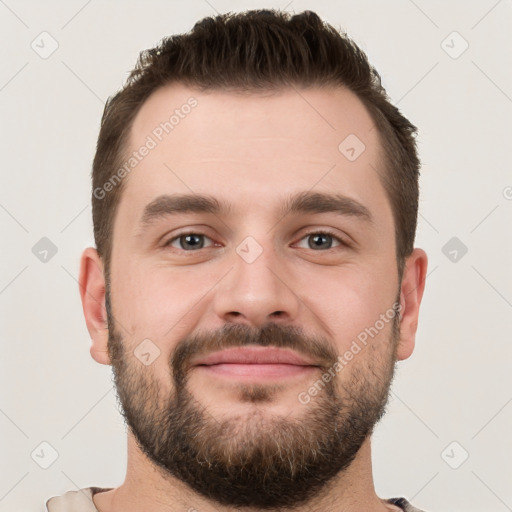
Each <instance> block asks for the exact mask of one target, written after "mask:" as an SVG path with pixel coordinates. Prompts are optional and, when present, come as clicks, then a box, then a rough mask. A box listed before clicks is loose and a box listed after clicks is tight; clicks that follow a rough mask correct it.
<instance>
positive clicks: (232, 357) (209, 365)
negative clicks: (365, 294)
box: [192, 346, 319, 379]
mask: <svg viewBox="0 0 512 512" xmlns="http://www.w3.org/2000/svg"><path fill="white" fill-rule="evenodd" d="M192 366H193V368H196V369H199V370H200V371H206V372H208V373H210V374H211V375H216V376H219V377H227V378H235V379H241V378H242V379H245V378H247V379H280V378H286V377H293V376H298V375H304V374H308V373H311V372H312V371H314V370H317V369H318V368H319V366H318V364H316V362H315V361H313V360H311V359H309V358H306V357H304V356H302V355H300V354H298V353H297V352H293V351H290V350H284V349H279V348H275V347H260V346H252V347H240V348H232V349H228V350H223V351H219V352H213V353H211V354H209V355H207V356H205V357H202V358H200V359H198V360H196V361H193V362H192Z"/></svg>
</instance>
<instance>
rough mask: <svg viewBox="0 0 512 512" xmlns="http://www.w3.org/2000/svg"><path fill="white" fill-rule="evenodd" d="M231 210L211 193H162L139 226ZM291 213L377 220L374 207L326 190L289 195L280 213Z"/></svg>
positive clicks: (221, 213)
mask: <svg viewBox="0 0 512 512" xmlns="http://www.w3.org/2000/svg"><path fill="white" fill-rule="evenodd" d="M231 212H232V206H231V204H230V203H226V202H220V201H218V200H217V199H216V198H215V197H213V196H209V195H203V194H175V195H161V196H158V197H157V198H156V199H154V200H153V201H151V202H150V203H149V204H148V205H147V206H146V207H145V208H144V212H143V214H142V217H141V220H140V223H139V225H140V227H141V231H142V230H144V229H145V228H148V227H149V226H150V225H151V224H153V223H154V222H155V221H157V220H158V219H161V218H165V217H168V216H171V215H176V214H180V213H211V214H215V215H226V216H227V215H229V214H230V213H231ZM290 213H336V214H338V215H343V216H349V217H357V218H359V219H361V220H363V221H364V222H366V223H368V224H373V222H374V220H373V216H372V214H371V213H370V210H369V209H368V208H367V207H366V206H364V205H363V204H361V203H360V202H358V201H356V200H355V199H352V198H350V197H347V196H344V195H342V194H328V193H325V192H311V191H306V192H299V193H296V194H294V195H292V196H290V197H288V198H287V200H286V201H285V204H284V205H283V206H282V207H281V209H280V211H279V215H280V217H281V218H282V217H285V216H286V215H288V214H290Z"/></svg>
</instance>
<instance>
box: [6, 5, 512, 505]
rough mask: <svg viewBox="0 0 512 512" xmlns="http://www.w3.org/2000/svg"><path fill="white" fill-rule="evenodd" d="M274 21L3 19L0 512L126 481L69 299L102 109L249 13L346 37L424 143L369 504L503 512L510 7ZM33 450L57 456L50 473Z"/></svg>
mask: <svg viewBox="0 0 512 512" xmlns="http://www.w3.org/2000/svg"><path fill="white" fill-rule="evenodd" d="M286 2H287V0H282V1H264V0H258V1H248V0H247V1H243V0H240V1H228V0H208V1H206V0H191V1H190V2H177V1H155V0H153V1H146V2H142V1H139V2H133V1H111V2H106V1H100V0H92V1H88V2H85V1H83V0H77V1H67V2H64V1H62V2H56V1H47V2H36V1H31V2H28V1H14V0H5V1H4V0H0V34H2V35H1V36H0V37H1V45H0V52H1V59H0V62H1V63H2V65H1V66H0V109H1V119H2V132H1V135H2V136H1V137H0V155H1V156H2V159H1V168H2V170H1V173H2V186H1V188H0V224H1V230H2V231H1V232H2V258H1V265H0V307H1V315H2V316H1V320H2V321H1V333H0V334H1V347H2V356H1V365H0V452H1V453H0V461H1V462H0V464H1V468H0V510H2V511H9V512H19V511H22V510H23V511H26V510H34V511H42V510H43V509H44V502H45V501H46V499H47V498H49V497H50V496H53V495H57V494H62V493H63V492H65V491H67V490H70V489H77V488H82V487H88V486H91V485H96V486H116V485H119V484H120V483H121V482H122V481H123V479H124V474H125V465H126V447H125V443H126V434H125V428H124V425H123V421H122V418H121V416H120V415H119V413H118V411H117V406H116V401H115V395H114V390H113V386H112V382H111V371H110V367H105V366H101V365H99V364H97V363H95V362H94V361H93V360H92V358H91V357H90V354H89V336H88V332H87V329H86V326H85V322H84V319H83V314H82V309H81V303H80V299H79V293H78V284H77V278H78V272H79V257H80V254H81V251H82V250H83V249H84V248H85V247H87V246H90V245H93V236H92V221H91V207H90V188H91V185H90V177H89V173H90V168H91V162H92V158H93V154H94V148H95V143H96V137H97V134H98V128H99V122H100V118H101V114H102V111H103V106H104V102H105V100H106V98H107V97H108V96H109V95H111V94H113V93H114V91H116V90H117V89H118V88H119V87H120V86H121V85H122V83H123V82H124V80H125V78H126V76H127V73H128V71H129V70H130V69H131V68H132V66H133V65H134V63H135V60H136V57H137V55H138V52H139V51H140V50H142V49H145V48H149V47H152V46H154V45H155V44H156V43H157V42H158V41H159V40H160V39H161V38H162V37H164V36H166V35H170V34H172V33H177V32H183V31H187V30H189V29H190V28H191V27H192V25H193V24H194V23H195V21H197V20H198V19H199V18H202V17H203V16H206V15H211V14H215V12H216V11H218V12H225V11H227V10H242V9H246V8H256V7H276V8H283V9H285V8H286V9H287V10H290V11H295V12H300V11H302V10H304V9H308V8H309V9H313V10H315V11H316V12H318V14H320V15H321V16H322V17H323V18H324V19H326V20H327V21H329V22H330V23H332V24H333V25H335V26H336V27H338V28H340V27H341V28H343V29H345V30H346V31H347V32H348V33H349V34H350V35H351V36H352V37H353V38H354V39H355V40H356V42H358V43H359V44H360V45H361V46H362V47H363V49H365V50H366V51H367V53H368V54H369V57H370V60H371V61H372V63H373V64H374V65H376V67H377V69H378V70H379V71H380V73H381V75H382V78H383V83H384V85H385V87H386V88H387V90H388V92H389V94H390V96H391V98H392V101H393V102H394V103H395V104H397V105H398V106H399V107H400V108H401V109H402V111H403V112H404V113H405V115H406V116H408V117H409V118H410V119H411V120H412V121H413V122H414V123H415V124H416V125H417V126H418V127H419V129H420V136H419V139H418V140H419V147H420V151H421V156H422V160H423V168H422V176H421V203H420V204H421V206H420V218H419V230H418V235H417V243H416V245H417V246H419V247H422V248H424V249H425V250H426V251H427V253H428V255H429V275H428V278H427V285H426V291H425V296H424V299H423V304H422V310H421V315H420V325H419V330H418V336H417V346H416V350H415V352H414V354H413V356H412V357H411V358H410V359H408V360H406V361H404V362H402V363H401V364H400V369H399V371H398V374H397V376H396V380H395V383H394V385H393V392H392V400H391V402H390V404H389V412H388V414H387V416H386V417H385V418H384V420H383V421H382V422H381V424H380V425H379V426H378V428H377V431H376V433H375V435H374V442H373V449H374V475H375V483H376V489H377V492H378V494H379V496H381V497H391V496H406V497H407V498H409V499H410V500H411V501H412V502H413V504H415V505H416V506H418V507H420V508H425V509H426V510H428V511H429V512H454V511H465V512H468V511H486V512H493V511H496V512H501V511H506V510H512V486H511V485H510V484H511V483H512V481H511V480H512V479H511V477H512V462H511V461H512V448H511V445H512V429H511V428H510V427H511V420H512V386H511V379H512V378H511V371H510V370H511V356H512V342H511V335H510V333H511V332H512V315H511V312H512V309H511V308H512V273H511V272H510V263H511V261H512V242H511V238H512V237H511V226H512V223H511V221H512V173H511V170H510V163H509V159H510V146H511V143H512V128H511V122H510V119H511V116H512V99H511V97H512V73H511V65H510V64H511V62H510V55H511V42H512V36H511V30H510V27H511V22H512V3H511V2H510V1H505V0H502V1H496V0H481V1H467V0H465V1H462V0H459V1H450V2H446V1H441V0H439V1H425V0H415V1H412V0H394V1H387V2H381V1H377V0H375V1H364V2H363V1H355V0H354V1H335V0H332V1H327V0H325V1H315V2H312V1H302V0H292V1H291V2H289V4H288V5H287V3H286ZM43 31H47V32H48V33H49V34H51V37H52V38H53V39H55V40H56V41H57V42H58V45H59V46H58V49H57V50H56V51H55V52H54V53H53V54H52V55H51V56H49V57H48V58H46V59H43V58H41V57H40V55H39V54H38V53H36V51H34V50H33V49H32V47H31V43H32V41H35V42H34V46H35V45H38V47H39V48H40V50H39V51H42V47H43V45H44V48H46V49H48V48H50V43H51V41H50V39H48V36H40V34H41V32H43ZM453 31H456V32H457V33H458V34H459V35H453V34H452V32H453ZM450 34H451V35H450ZM42 37H46V38H47V39H45V40H44V41H43V40H42V39H41V38H42ZM461 38H463V39H461ZM464 40H465V41H467V43H468V44H469V47H468V48H467V50H466V51H465V52H464V53H462V54H461V55H460V56H458V57H457V58H453V57H454V56H456V55H457V54H458V53H459V52H460V51H461V50H462V49H463V45H464ZM443 41H445V42H444V43H443ZM36 47H37V46H36ZM449 53H451V55H450V54H449ZM42 237H48V238H49V239H50V240H51V241H52V242H53V244H55V246H56V248H57V251H58V252H57V253H56V254H55V255H54V256H53V257H51V258H50V257H48V261H47V262H42V261H40V259H38V258H37V257H36V255H35V254H33V252H32V248H33V247H34V245H35V244H36V243H37V242H38V241H39V240H40V239H41V238H42ZM452 237H457V238H458V239H459V241H460V242H461V243H463V244H464V245H465V246H466V247H467V248H468V252H467V254H465V255H463V256H461V254H462V253H461V252H460V249H459V251H458V253H457V256H458V261H455V262H453V261H451V259H450V258H453V256H454V253H452V254H451V255H450V254H449V251H450V250H453V248H452V247H450V246H449V247H448V249H447V250H445V252H446V253H447V254H448V256H449V257H448V256H446V255H445V254H444V253H443V247H444V246H445V244H446V243H447V242H448V241H449V240H450V239H451V238H452ZM457 243H458V242H457ZM454 441H455V442H456V443H457V444H451V443H452V442H454ZM42 442H46V443H49V444H50V445H51V446H52V447H53V449H54V450H56V452H57V453H58V458H57V459H56V460H55V462H53V464H52V465H51V466H50V467H49V468H48V469H43V468H42V467H41V466H40V464H43V465H44V464H45V462H46V463H49V462H51V456H52V451H51V449H50V448H49V447H48V446H47V445H42V446H41V443H42ZM447 447H448V449H447ZM466 452H467V453H468V454H469V457H468V459H467V460H466V461H465V462H463V463H462V464H461V465H460V467H458V469H453V468H452V467H450V465H451V466H457V465H459V464H460V463H461V462H462V461H463V459H464V457H465V454H466ZM31 454H32V455H31ZM32 457H33V458H32Z"/></svg>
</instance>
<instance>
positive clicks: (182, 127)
mask: <svg viewBox="0 0 512 512" xmlns="http://www.w3.org/2000/svg"><path fill="white" fill-rule="evenodd" d="M144 148H146V149H144ZM142 153H144V155H143V156H141V155H142ZM135 154H137V156H136V158H137V161H136V162H135V161H134V162H133V163H134V165H133V166H132V169H130V172H129V173H128V174H127V176H126V178H124V179H125V180H126V181H127V182H126V183H125V189H124V191H123V196H122V198H121V203H120V206H119V208H120V209H123V210H124V213H125V215H124V218H126V219H127V221H129V222H130V223H132V224H133V225H135V224H136V223H137V222H138V221H139V220H140V217H141V215H142V212H143V209H144V207H145V206H146V205H147V204H148V203H150V202H151V201H153V200H154V199H155V198H157V197H159V196H161V195H163V194H172V193H180V194H183V193H187V194H190V193H194V192H197V193H198V194H199V193H201V194H205V193H207V194H210V195H214V196H216V197H219V199H221V200H222V201H224V202H228V203H230V204H233V205H234V206H235V210H236V211H237V212H239V213H242V212H243V211H248V210H251V209H252V210H254V209H255V208H259V209H260V210H261V211H262V213H263V211H264V210H265V211H266V208H267V205H268V208H271V207H273V206H272V202H273V200H276V201H279V198H281V199H282V200H285V198H287V197H289V196H290V194H292V193H295V192H301V191H307V190H313V189H314V190H315V191H319V192H321V191H324V192H326V191H332V190H333V189H336V192H339V193H343V194H344V195H346V196H349V197H351V198H353V199H354V200H357V201H359V202H360V203H362V204H366V205H367V206H368V208H369V209H370V210H375V209H376V210H377V212H376V213H379V212H378V210H379V208H380V209H381V210H382V209H384V210H386V214H387V215H388V217H389V216H390V210H389V205H388V204H386V199H385V192H384V190H383V188H382V185H381V183H380V180H379V179H378V175H377V172H378V170H379V168H382V162H381V161H382V149H381V145H380V141H379V138H378V132H377V130H376V129H375V126H374V123H373V121H372V119H371V117H370V115H369V114H368V112H367V110H366V108H365V107H364V105H363V104H362V102H361V101H360V100H359V99H358V98H357V97H356V96H355V95H354V94H353V93H351V92H350V91H348V90H346V89H343V88H325V87H315V88H309V89H300V88H297V87H289V88H283V89H281V90H278V91H274V92H268V91H267V92H258V93H243V94H242V93H237V92H229V91H208V92H201V91H199V90H197V89H194V88H189V87H187V86H185V85H183V84H172V85H168V86H165V87H163V88H160V89H158V90H157V91H156V92H154V93H153V94H152V95H151V96H150V97H149V98H148V100H146V102H145V103H144V104H143V106H142V107H141V109H140V111H139V112H138V114H137V116H136V117H135V119H134V122H133V125H132V128H131V131H130V137H129V154H128V155H127V158H129V157H130V155H135ZM133 158H135V157H133ZM275 206H276V209H277V208H278V207H279V206H280V205H277V204H276V205H275ZM233 211H234V210H233Z"/></svg>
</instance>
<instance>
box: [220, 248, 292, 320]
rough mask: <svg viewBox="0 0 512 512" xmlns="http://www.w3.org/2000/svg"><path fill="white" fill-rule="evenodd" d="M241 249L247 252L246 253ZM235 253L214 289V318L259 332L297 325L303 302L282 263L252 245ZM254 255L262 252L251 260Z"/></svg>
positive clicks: (272, 254) (269, 250) (265, 249)
mask: <svg viewBox="0 0 512 512" xmlns="http://www.w3.org/2000/svg"><path fill="white" fill-rule="evenodd" d="M244 248H245V249H248V250H247V251H246V252H245V253H244ZM238 249H239V250H238V251H234V253H233V258H232V268H231V270H230V271H229V272H228V274H227V275H226V276H225V278H224V279H222V280H221V282H220V283H219V285H218V287H217V288H216V293H215V297H214V301H213V306H214V310H215V313H216V315H217V316H218V317H220V318H221V319H222V320H223V322H224V323H244V324H248V325H252V326H254V327H258V328H259V327H261V326H262V325H264V324H265V323H267V322H276V323H282V324H293V323H296V321H297V319H298V315H299V314H300V310H301V307H302V301H301V299H300V298H299V296H298V293H297V291H296V290H294V286H293V276H292V274H291V271H290V270H289V269H288V270H287V269H286V266H285V264H284V262H280V261H278V258H277V257H276V255H275V252H274V251H273V250H272V249H271V248H269V247H265V248H264V249H263V247H262V246H258V245H256V244H255V242H254V241H252V243H249V245H248V246H244V245H243V244H241V246H239V248H238ZM251 251H252V253H253V254H252V255H251ZM254 251H258V252H259V251H262V252H261V254H259V256H257V257H256V259H254V260H253V258H254V255H255V254H254ZM256 254H257V253H256Z"/></svg>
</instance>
